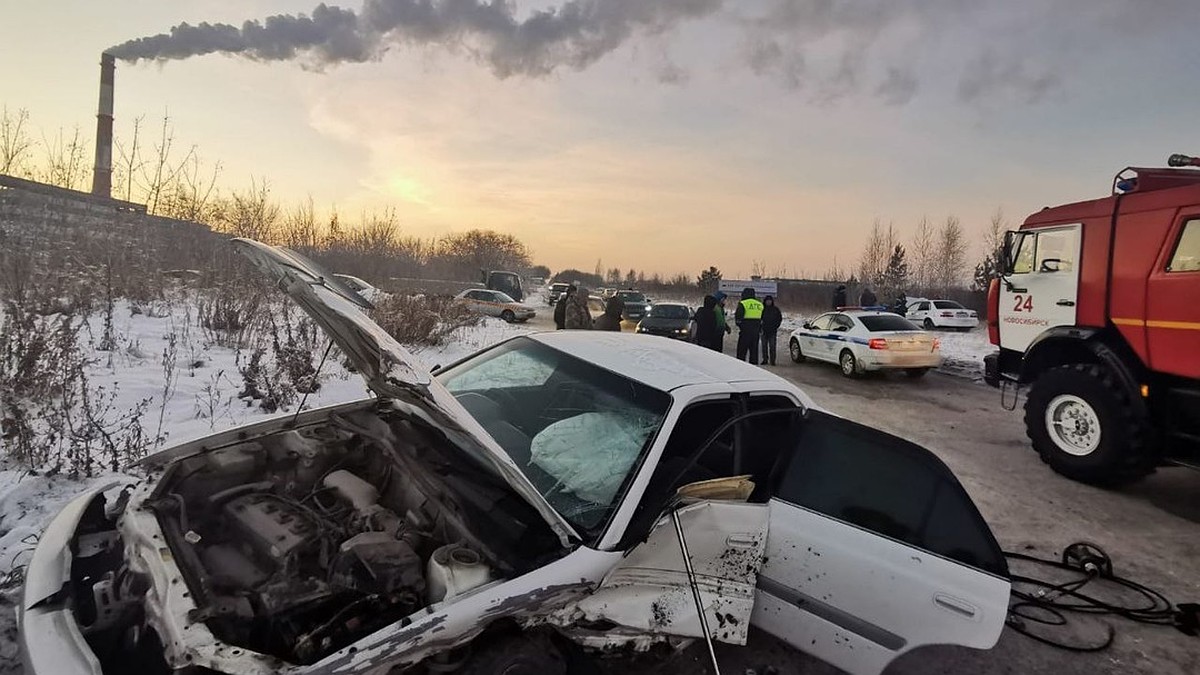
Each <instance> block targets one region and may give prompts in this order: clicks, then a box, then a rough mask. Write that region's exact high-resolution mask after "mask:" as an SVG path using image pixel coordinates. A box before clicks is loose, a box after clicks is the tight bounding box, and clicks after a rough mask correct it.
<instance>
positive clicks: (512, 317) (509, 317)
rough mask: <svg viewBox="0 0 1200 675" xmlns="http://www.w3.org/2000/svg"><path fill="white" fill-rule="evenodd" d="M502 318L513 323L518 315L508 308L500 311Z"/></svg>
mask: <svg viewBox="0 0 1200 675" xmlns="http://www.w3.org/2000/svg"><path fill="white" fill-rule="evenodd" d="M500 318H501V319H503V320H504V321H505V322H507V323H512V322H514V321H516V320H517V315H516V314H513V312H512V310H511V309H506V310H504V311H503V312H500Z"/></svg>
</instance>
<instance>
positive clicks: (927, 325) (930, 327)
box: [921, 317, 937, 330]
mask: <svg viewBox="0 0 1200 675" xmlns="http://www.w3.org/2000/svg"><path fill="white" fill-rule="evenodd" d="M921 325H922V326H924V327H925V330H933V329H935V328H937V326H935V325H934V324H933V319H931V318H929V317H925V322H924V323H922V324H921Z"/></svg>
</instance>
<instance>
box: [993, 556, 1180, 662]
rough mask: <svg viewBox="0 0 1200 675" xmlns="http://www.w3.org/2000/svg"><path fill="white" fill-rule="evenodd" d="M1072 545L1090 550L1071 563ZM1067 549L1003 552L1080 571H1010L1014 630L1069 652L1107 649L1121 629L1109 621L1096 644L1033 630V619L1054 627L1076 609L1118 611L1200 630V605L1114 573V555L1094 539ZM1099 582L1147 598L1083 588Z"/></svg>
mask: <svg viewBox="0 0 1200 675" xmlns="http://www.w3.org/2000/svg"><path fill="white" fill-rule="evenodd" d="M1073 550H1075V551H1079V550H1083V551H1086V552H1087V555H1086V556H1085V557H1083V558H1081V559H1077V560H1075V564H1072V563H1071V560H1070V558H1069V556H1068V555H1067V553H1069V552H1072V551H1073ZM1066 552H1067V553H1064V557H1063V560H1061V561H1060V560H1051V559H1047V558H1039V557H1037V556H1032V555H1028V554H1025V553H1016V552H1011V551H1005V552H1004V556H1005V557H1006V558H1008V559H1009V560H1016V561H1021V562H1024V563H1029V564H1032V565H1039V566H1043V567H1051V568H1054V569H1057V570H1063V571H1068V572H1074V573H1077V574H1079V575H1080V576H1079V577H1078V578H1075V579H1071V580H1070V581H1066V582H1059V583H1054V582H1050V581H1046V580H1043V579H1038V578H1035V577H1029V576H1023V575H1020V574H1010V575H1009V578H1010V579H1011V581H1012V582H1013V588H1012V599H1011V601H1010V603H1009V608H1008V617H1007V619H1006V620H1005V623H1006V625H1007V626H1008V627H1009V628H1011V629H1012V630H1013V631H1015V632H1017V633H1020V634H1021V635H1024V636H1026V637H1028V638H1030V639H1033V640H1036V641H1037V642H1041V643H1043V644H1046V645H1050V646H1052V647H1057V648H1059V649H1063V650H1066V651H1070V652H1099V651H1103V650H1105V649H1108V648H1109V647H1110V646H1112V643H1113V640H1114V639H1115V637H1116V631H1115V629H1114V628H1113V627H1112V625H1111V624H1108V623H1105V624H1104V627H1105V632H1106V635H1105V637H1104V638H1103V639H1102V640H1100V641H1098V642H1096V643H1094V644H1073V643H1067V642H1061V641H1058V640H1054V639H1052V638H1050V637H1047V636H1046V635H1043V634H1039V633H1037V632H1033V631H1031V630H1030V624H1034V625H1040V626H1049V627H1060V626H1065V625H1067V623H1068V615H1069V614H1072V613H1074V614H1087V615H1092V616H1116V617H1121V618H1123V619H1127V620H1129V621H1134V622H1136V623H1141V624H1148V625H1159V626H1172V627H1175V628H1177V629H1179V630H1180V631H1181V632H1183V633H1185V634H1188V635H1196V631H1195V630H1194V629H1193V628H1192V627H1193V626H1194V625H1195V621H1196V612H1197V610H1196V605H1193V604H1185V605H1180V606H1176V605H1174V604H1173V603H1171V601H1170V600H1168V599H1167V598H1166V596H1165V595H1163V594H1162V593H1161V592H1159V591H1157V590H1155V589H1152V588H1150V587H1148V586H1145V585H1143V584H1139V583H1137V582H1136V581H1132V580H1130V579H1126V578H1123V577H1120V576H1117V575H1116V574H1113V573H1112V563H1111V559H1110V558H1109V557H1108V555H1107V554H1106V553H1104V551H1103V550H1102V549H1100V547H1098V546H1096V545H1094V544H1088V543H1086V542H1079V543H1077V544H1072V545H1071V546H1068V547H1067V549H1066ZM1096 583H1103V584H1109V585H1111V586H1115V587H1117V588H1120V589H1124V590H1126V591H1129V592H1132V593H1133V594H1134V595H1135V596H1137V597H1140V598H1142V599H1144V602H1139V603H1138V604H1137V605H1136V606H1130V605H1126V604H1118V603H1116V602H1112V601H1106V600H1102V599H1100V598H1098V597H1096V596H1094V595H1089V594H1087V593H1084V592H1083V589H1084V588H1086V587H1087V586H1089V585H1090V584H1096ZM1018 584H1020V585H1024V586H1029V587H1033V589H1036V590H1025V589H1021V588H1018Z"/></svg>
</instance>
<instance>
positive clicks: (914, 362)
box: [790, 310, 942, 372]
mask: <svg viewBox="0 0 1200 675" xmlns="http://www.w3.org/2000/svg"><path fill="white" fill-rule="evenodd" d="M875 315H891V316H898V315H893V314H891V313H890V312H881V311H864V310H845V311H841V312H827V313H825V314H822V315H820V316H818V317H816V319H814V320H813V321H814V322H816V321H818V320H821V319H823V318H825V317H832V316H845V317H849V318H850V319H851V320H852V322H853V326H852V327H851V328H850V329H849V330H845V331H835V330H823V329H820V328H816V327H813V328H805V327H803V326H802V327H800V328H797V329H796V330H794V331H792V335H791V337H790V340H796V341H797V342H799V343H800V347H801V350H802V352H803V354H804V356H805V357H806V358H810V359H815V360H817V361H825V362H828V363H838V362H839V359H840V357H841V354H842V352H843V351H844V350H850V352H851V353H852V354H854V358H855V360H856V361H857V363H858V370H859V371H860V372H862V371H874V370H885V369H890V368H897V369H904V368H937V367H938V366H940V365H941V363H942V356H941V350H940V348H939V347H938V340H937V338H936V337H935V336H933V335H932V334H930V333H929V332H927V331H924V330H911V331H895V330H891V331H871V330H868V329H867V328H866V326H864V325H863V324H862V322H861V321H860V320H859V317H862V316H875ZM872 339H884V340H887V342H888V348H887V349H871V347H870V341H871V340H872Z"/></svg>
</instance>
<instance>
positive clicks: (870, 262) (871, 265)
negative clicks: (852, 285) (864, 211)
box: [858, 220, 896, 288]
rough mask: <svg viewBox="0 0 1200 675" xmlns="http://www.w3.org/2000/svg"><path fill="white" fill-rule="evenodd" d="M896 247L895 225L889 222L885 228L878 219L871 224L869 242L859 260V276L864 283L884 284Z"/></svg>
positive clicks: (875, 285) (877, 285)
mask: <svg viewBox="0 0 1200 675" xmlns="http://www.w3.org/2000/svg"><path fill="white" fill-rule="evenodd" d="M895 248H896V230H895V227H894V226H893V225H891V224H890V223H889V224H888V226H887V228H886V229H885V228H884V227H883V224H882V223H880V222H879V221H878V220H876V221H875V222H874V223H873V224H872V225H871V234H870V235H869V236H868V237H867V243H866V245H865V246H864V247H863V252H862V256H861V257H860V258H859V261H858V276H859V279H860V280H861V281H862V283H864V284H866V285H868V286H874V287H876V288H878V287H879V286H881V285H882V284H883V277H884V273H885V272H886V271H887V266H888V261H889V260H890V259H891V255H892V251H893V249H895Z"/></svg>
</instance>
